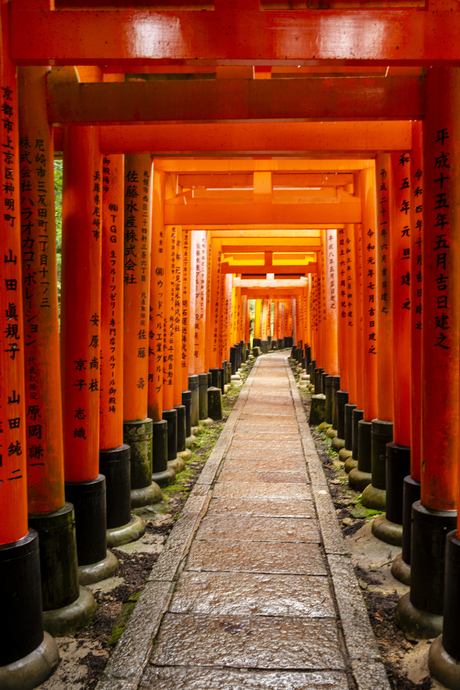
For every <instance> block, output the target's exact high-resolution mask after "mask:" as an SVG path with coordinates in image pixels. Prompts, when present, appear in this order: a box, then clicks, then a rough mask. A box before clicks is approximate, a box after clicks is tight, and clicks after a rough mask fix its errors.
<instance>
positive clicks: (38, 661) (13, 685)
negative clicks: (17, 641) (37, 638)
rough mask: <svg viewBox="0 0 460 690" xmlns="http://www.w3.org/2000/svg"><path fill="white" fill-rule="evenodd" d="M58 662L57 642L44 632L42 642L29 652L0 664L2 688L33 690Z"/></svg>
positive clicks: (7, 689)
mask: <svg viewBox="0 0 460 690" xmlns="http://www.w3.org/2000/svg"><path fill="white" fill-rule="evenodd" d="M58 663H59V652H58V648H57V644H56V642H55V641H54V639H53V638H52V637H51V635H50V634H49V633H47V632H45V633H44V636H43V641H42V643H41V644H40V645H39V646H38V647H37V648H36V649H34V650H33V651H32V652H30V654H27V656H25V657H23V658H22V659H18V660H17V661H14V662H13V663H11V664H7V665H6V666H0V688H2V690H33V688H36V687H38V686H39V685H41V684H42V683H44V682H45V680H46V679H47V678H49V677H50V676H51V674H52V673H53V672H54V670H55V668H56V666H57V665H58Z"/></svg>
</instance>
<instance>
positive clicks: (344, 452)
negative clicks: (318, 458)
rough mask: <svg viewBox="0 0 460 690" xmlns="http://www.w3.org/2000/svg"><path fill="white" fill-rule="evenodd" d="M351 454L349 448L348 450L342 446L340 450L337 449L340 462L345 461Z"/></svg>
mask: <svg viewBox="0 0 460 690" xmlns="http://www.w3.org/2000/svg"><path fill="white" fill-rule="evenodd" d="M351 455H352V452H351V450H348V449H347V448H342V450H340V451H339V460H340V462H346V461H347V460H348V458H351Z"/></svg>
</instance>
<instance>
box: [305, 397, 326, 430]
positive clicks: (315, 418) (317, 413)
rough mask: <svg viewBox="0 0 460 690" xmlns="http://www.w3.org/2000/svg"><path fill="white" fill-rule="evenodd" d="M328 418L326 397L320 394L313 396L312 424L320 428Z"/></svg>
mask: <svg viewBox="0 0 460 690" xmlns="http://www.w3.org/2000/svg"><path fill="white" fill-rule="evenodd" d="M325 418H326V396H325V395H323V394H322V393H318V394H315V395H312V396H311V408H310V420H309V421H310V424H311V425H312V426H318V425H319V424H321V423H322V422H324V420H325Z"/></svg>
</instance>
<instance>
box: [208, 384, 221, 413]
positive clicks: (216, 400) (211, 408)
mask: <svg viewBox="0 0 460 690" xmlns="http://www.w3.org/2000/svg"><path fill="white" fill-rule="evenodd" d="M208 414H209V418H210V419H213V420H214V421H220V420H221V419H222V417H223V412H222V392H221V390H220V388H215V387H214V386H211V388H208Z"/></svg>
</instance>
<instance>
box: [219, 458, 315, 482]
mask: <svg viewBox="0 0 460 690" xmlns="http://www.w3.org/2000/svg"><path fill="white" fill-rule="evenodd" d="M251 462H252V463H253V469H252V470H251V469H247V470H232V469H224V470H223V471H222V472H221V474H220V475H219V482H250V481H254V482H264V483H267V484H309V480H308V477H307V475H306V473H305V472H303V473H301V472H267V471H265V472H264V471H263V470H259V468H258V467H257V466H255V467H254V464H255V463H257V462H258V460H252V461H251ZM228 466H229V467H230V463H229V465H228Z"/></svg>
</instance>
